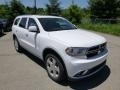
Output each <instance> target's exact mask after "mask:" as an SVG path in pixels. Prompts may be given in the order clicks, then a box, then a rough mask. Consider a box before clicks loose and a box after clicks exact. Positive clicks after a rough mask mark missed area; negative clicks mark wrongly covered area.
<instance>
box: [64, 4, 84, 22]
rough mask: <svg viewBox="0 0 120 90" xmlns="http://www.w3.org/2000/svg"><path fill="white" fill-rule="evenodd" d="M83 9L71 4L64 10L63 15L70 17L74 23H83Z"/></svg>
mask: <svg viewBox="0 0 120 90" xmlns="http://www.w3.org/2000/svg"><path fill="white" fill-rule="evenodd" d="M82 14H83V12H82V10H81V9H80V7H78V6H77V5H74V4H73V5H71V6H69V7H68V9H65V10H63V13H62V15H63V16H64V17H66V18H67V19H69V20H70V21H71V22H72V23H75V24H78V23H81V19H82Z"/></svg>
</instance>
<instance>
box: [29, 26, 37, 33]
mask: <svg viewBox="0 0 120 90" xmlns="http://www.w3.org/2000/svg"><path fill="white" fill-rule="evenodd" d="M28 29H29V31H30V32H37V31H38V30H37V27H36V26H30V27H29V28H28Z"/></svg>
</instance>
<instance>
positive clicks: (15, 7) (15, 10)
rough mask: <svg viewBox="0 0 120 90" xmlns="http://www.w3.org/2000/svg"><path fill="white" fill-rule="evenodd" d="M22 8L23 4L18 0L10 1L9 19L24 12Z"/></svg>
mask: <svg viewBox="0 0 120 90" xmlns="http://www.w3.org/2000/svg"><path fill="white" fill-rule="evenodd" d="M24 9H25V7H24V5H23V4H22V3H21V2H20V1H19V0H12V1H11V2H10V12H9V14H10V17H9V19H10V20H11V21H13V20H14V18H15V17H16V16H18V15H22V14H25V12H24Z"/></svg>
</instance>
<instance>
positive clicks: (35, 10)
mask: <svg viewBox="0 0 120 90" xmlns="http://www.w3.org/2000/svg"><path fill="white" fill-rule="evenodd" d="M36 12H37V8H36V0H34V14H36Z"/></svg>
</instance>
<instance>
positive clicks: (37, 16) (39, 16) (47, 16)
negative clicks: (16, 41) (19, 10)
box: [17, 15, 60, 18]
mask: <svg viewBox="0 0 120 90" xmlns="http://www.w3.org/2000/svg"><path fill="white" fill-rule="evenodd" d="M17 17H36V18H60V17H59V16H50V15H20V16H17Z"/></svg>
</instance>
